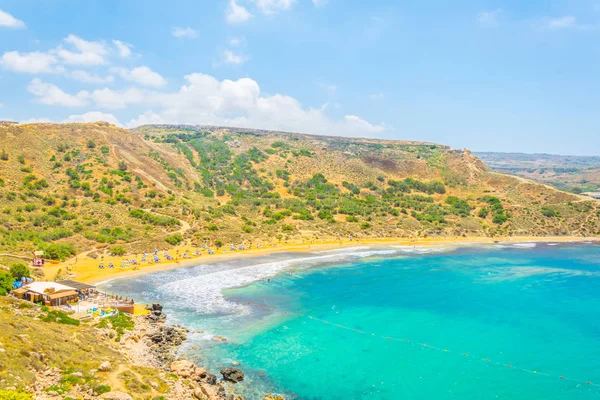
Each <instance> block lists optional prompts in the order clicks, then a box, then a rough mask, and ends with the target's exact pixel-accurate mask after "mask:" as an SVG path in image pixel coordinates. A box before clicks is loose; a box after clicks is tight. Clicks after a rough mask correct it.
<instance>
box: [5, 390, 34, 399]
mask: <svg viewBox="0 0 600 400" xmlns="http://www.w3.org/2000/svg"><path fill="white" fill-rule="evenodd" d="M0 399H1V400H31V396H30V395H29V394H27V393H24V392H16V391H14V390H0Z"/></svg>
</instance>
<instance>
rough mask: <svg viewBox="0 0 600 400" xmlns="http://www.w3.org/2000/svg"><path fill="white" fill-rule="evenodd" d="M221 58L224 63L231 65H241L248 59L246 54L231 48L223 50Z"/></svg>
mask: <svg viewBox="0 0 600 400" xmlns="http://www.w3.org/2000/svg"><path fill="white" fill-rule="evenodd" d="M221 58H222V63H223V64H229V65H241V64H243V63H245V62H246V61H247V60H248V58H247V57H246V56H244V55H242V54H236V53H234V52H233V51H231V50H223V52H222V53H221ZM217 66H218V64H217Z"/></svg>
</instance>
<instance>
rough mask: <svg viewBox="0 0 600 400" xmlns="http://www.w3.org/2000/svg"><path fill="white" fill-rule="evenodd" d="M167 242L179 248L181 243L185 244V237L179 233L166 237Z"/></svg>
mask: <svg viewBox="0 0 600 400" xmlns="http://www.w3.org/2000/svg"><path fill="white" fill-rule="evenodd" d="M165 242H167V243H169V244H170V245H173V246H177V245H178V244H179V243H181V242H183V236H181V234H179V233H176V234H174V235H171V236H167V237H165Z"/></svg>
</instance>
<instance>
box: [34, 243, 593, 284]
mask: <svg viewBox="0 0 600 400" xmlns="http://www.w3.org/2000/svg"><path fill="white" fill-rule="evenodd" d="M597 240H598V238H593V237H592V238H585V237H570V236H559V237H550V236H547V237H528V236H521V237H505V238H484V237H472V238H463V237H460V238H459V237H457V238H410V239H409V238H399V239H395V238H389V239H368V240H345V241H324V242H318V243H310V244H309V243H288V244H282V245H274V246H264V247H260V248H257V247H254V248H251V249H248V250H242V251H229V250H228V249H226V248H224V247H223V248H221V249H219V250H215V251H214V254H211V255H209V254H208V252H207V251H205V250H203V249H202V255H201V256H197V257H196V256H192V257H191V258H183V257H182V256H181V255H182V254H184V253H185V252H186V251H188V252H189V254H192V255H193V254H195V251H196V248H195V247H193V248H192V247H190V246H181V247H177V248H173V249H171V250H169V254H170V255H171V256H173V257H174V260H173V261H167V260H164V257H161V260H162V261H161V262H158V263H141V264H139V265H137V266H135V267H133V266H128V267H124V268H121V267H120V265H121V262H122V261H124V260H128V259H133V258H136V259H138V262H139V261H140V255H128V256H121V257H116V256H105V257H104V259H103V260H100V259H94V258H91V257H88V256H87V253H82V254H79V255H77V257H73V258H71V259H69V260H66V261H65V262H62V263H58V264H46V266H45V267H44V268H43V272H44V276H45V279H46V280H52V279H54V276H55V275H56V274H57V272H58V271H59V270H61V271H63V272H64V271H65V270H66V271H68V272H69V273H70V274H71V278H70V279H74V280H77V281H81V282H85V283H90V284H97V283H100V282H105V281H108V280H112V279H117V278H124V277H130V276H136V275H142V274H147V273H151V272H157V271H164V270H168V269H173V268H180V267H186V266H192V265H199V264H205V263H213V262H220V261H227V260H231V259H239V258H251V257H258V256H264V255H268V254H273V253H281V252H306V251H309V252H318V251H326V250H333V249H339V248H351V247H358V246H386V245H397V246H445V245H468V244H492V243H498V244H502V243H511V244H514V243H527V242H538V243H539V242H556V243H569V242H589V241H597ZM159 254H160V255H162V251H161V252H160V253H159ZM177 254H179V256H177V257H176V255H177ZM149 258H150V257H149ZM100 262H103V263H104V265H105V268H104V269H100V268H98V264H99V263H100ZM110 262H112V263H113V264H114V265H115V267H114V268H108V267H107V266H108V264H109V263H110Z"/></svg>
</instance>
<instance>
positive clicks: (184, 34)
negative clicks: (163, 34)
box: [171, 26, 198, 39]
mask: <svg viewBox="0 0 600 400" xmlns="http://www.w3.org/2000/svg"><path fill="white" fill-rule="evenodd" d="M171 33H172V35H173V36H175V37H176V38H188V39H194V38H195V37H197V36H198V31H197V30H195V29H192V28H190V27H185V28H182V27H179V26H174V27H173V29H172V31H171Z"/></svg>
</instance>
